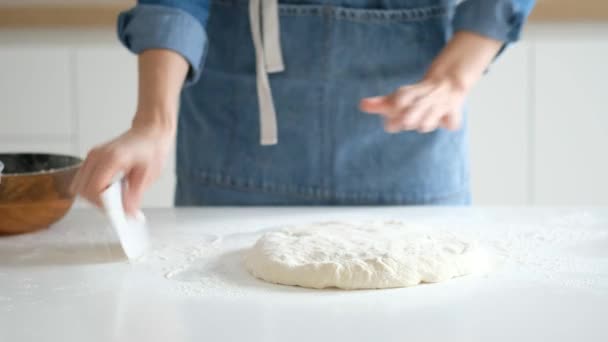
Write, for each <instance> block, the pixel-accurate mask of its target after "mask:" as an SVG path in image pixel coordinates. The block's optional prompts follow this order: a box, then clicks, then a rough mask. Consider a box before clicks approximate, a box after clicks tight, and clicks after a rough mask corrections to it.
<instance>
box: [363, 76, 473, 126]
mask: <svg viewBox="0 0 608 342" xmlns="http://www.w3.org/2000/svg"><path fill="white" fill-rule="evenodd" d="M465 95H466V90H465V87H462V86H459V85H458V84H457V83H456V82H453V80H450V79H449V78H444V79H431V78H428V79H424V80H422V81H421V82H419V83H417V84H413V85H408V86H403V87H400V88H398V89H397V90H395V91H394V92H393V93H391V94H389V95H386V96H376V97H369V98H365V99H363V100H361V103H360V104H359V107H360V108H361V110H362V111H364V112H368V113H371V114H378V115H380V116H382V118H383V119H384V129H385V130H386V131H387V132H389V133H398V132H400V131H414V130H415V131H418V132H420V133H428V132H432V131H434V130H436V129H438V128H445V129H449V130H457V129H459V128H460V123H461V121H462V106H463V104H464V98H465Z"/></svg>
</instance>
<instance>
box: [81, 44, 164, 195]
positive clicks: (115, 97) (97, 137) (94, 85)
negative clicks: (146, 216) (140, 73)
mask: <svg viewBox="0 0 608 342" xmlns="http://www.w3.org/2000/svg"><path fill="white" fill-rule="evenodd" d="M76 74H77V77H76V84H77V90H76V92H77V95H78V113H79V130H78V131H79V151H80V154H81V155H83V156H84V155H86V153H87V152H88V151H89V149H91V148H92V147H94V146H95V145H98V144H100V143H103V142H105V141H108V140H110V139H112V138H114V137H116V136H118V135H120V134H121V133H123V132H124V131H125V130H127V129H128V128H129V127H130V124H131V120H132V119H133V115H134V114H135V109H136V104H137V59H136V57H135V56H133V55H132V54H130V53H129V52H127V51H126V50H125V49H124V48H122V47H120V46H114V45H111V46H96V47H88V48H80V49H78V50H77V52H76ZM173 160H174V158H173V155H171V156H170V157H169V161H168V162H167V165H166V167H165V170H164V172H163V175H162V176H161V177H160V179H159V180H158V181H157V182H156V183H155V184H154V185H153V186H152V187H151V188H150V189H149V190H148V191H147V192H146V194H145V196H144V206H147V207H166V206H170V205H172V203H173V189H174V178H175V176H174V172H173V164H174V162H173Z"/></svg>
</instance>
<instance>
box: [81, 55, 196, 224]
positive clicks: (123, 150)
mask: <svg viewBox="0 0 608 342" xmlns="http://www.w3.org/2000/svg"><path fill="white" fill-rule="evenodd" d="M138 65H139V94H138V102H137V113H136V114H135V118H134V119H133V125H132V126H131V129H129V130H128V131H127V132H125V133H124V134H123V135H121V136H119V137H118V138H116V139H114V140H112V141H110V142H108V143H105V144H103V145H100V146H97V147H95V148H94V149H92V150H91V151H90V152H89V154H88V155H87V158H86V159H85V161H84V163H83V164H82V166H81V167H80V170H79V171H78V173H77V174H76V177H75V178H74V181H73V183H72V191H73V192H74V193H76V194H79V195H81V196H82V197H84V198H85V199H87V200H88V201H90V202H92V203H93V204H95V205H97V206H98V207H101V202H100V198H99V196H100V195H101V192H102V191H103V190H105V189H106V187H107V186H108V185H110V182H111V181H112V180H113V178H114V177H115V176H116V175H117V174H119V173H122V174H123V175H124V177H125V179H126V181H127V186H126V187H125V188H126V189H125V190H124V193H123V205H124V208H125V210H126V212H127V213H128V214H130V215H135V213H136V212H137V210H138V208H139V205H140V203H141V199H142V196H143V193H144V190H145V189H146V188H148V186H150V184H151V183H152V182H153V181H154V180H156V179H157V178H158V177H159V176H160V174H161V171H162V169H163V165H164V163H165V160H166V159H167V155H168V153H169V150H170V149H171V146H172V145H173V138H174V136H175V127H176V122H177V105H178V99H179V93H180V91H181V88H182V84H183V83H184V80H185V78H186V74H187V72H188V62H187V61H186V60H185V59H184V58H183V57H182V56H181V55H179V54H178V53H176V52H174V51H171V50H163V49H149V50H145V51H144V52H142V53H141V54H140V55H139V64H138Z"/></svg>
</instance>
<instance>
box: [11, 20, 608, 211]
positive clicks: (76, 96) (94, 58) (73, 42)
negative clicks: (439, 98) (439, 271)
mask: <svg viewBox="0 0 608 342" xmlns="http://www.w3.org/2000/svg"><path fill="white" fill-rule="evenodd" d="M136 92H137V89H136V59H135V57H134V56H132V55H131V54H129V53H128V52H127V51H126V50H124V49H123V48H122V47H121V46H120V45H119V43H118V42H117V40H116V38H115V33H114V32H113V31H112V30H110V29H108V30H82V31H74V30H65V31H63V30H44V31H40V30H38V31H36V30H8V29H7V30H0V151H4V152H6V151H20V152H23V151H44V152H58V153H69V154H77V155H80V156H85V155H86V153H87V151H88V150H89V149H90V148H91V147H92V146H94V145H96V144H98V143H101V142H103V141H105V140H108V139H110V138H112V137H114V136H116V135H118V134H120V133H121V132H122V131H124V130H125V129H126V128H127V127H128V125H129V123H130V120H131V117H132V115H133V112H134V109H135V101H136ZM469 122H470V131H471V138H470V140H471V158H472V180H473V194H474V202H475V204H479V205H608V151H607V150H608V24H550V25H549V24H545V25H540V24H536V25H531V26H529V27H528V28H527V30H526V32H525V35H524V39H523V41H522V42H520V43H518V44H516V45H515V46H513V47H512V48H511V49H509V50H508V51H507V52H506V54H504V55H503V56H502V57H501V58H500V59H499V61H498V62H497V63H496V64H495V65H494V66H493V67H492V68H491V70H490V72H489V74H488V75H487V76H486V77H485V78H484V80H483V81H482V82H481V84H479V86H478V87H477V88H476V89H475V91H474V92H473V94H472V96H471V99H470V103H469ZM173 163H174V161H173V159H171V160H170V163H169V165H167V167H166V169H165V172H164V174H163V176H162V177H161V179H160V180H159V181H158V182H157V183H156V184H155V185H154V186H153V187H152V189H151V190H150V191H149V192H148V193H147V194H146V197H145V202H144V205H145V206H147V207H164V206H170V205H171V203H172V198H173V188H174V172H173V167H174V166H173Z"/></svg>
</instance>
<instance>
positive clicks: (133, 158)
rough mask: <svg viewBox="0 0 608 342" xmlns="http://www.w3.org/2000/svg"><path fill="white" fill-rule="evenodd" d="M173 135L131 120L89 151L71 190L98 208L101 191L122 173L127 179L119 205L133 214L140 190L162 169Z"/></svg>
mask: <svg viewBox="0 0 608 342" xmlns="http://www.w3.org/2000/svg"><path fill="white" fill-rule="evenodd" d="M173 138H174V130H173V129H164V128H159V127H158V125H153V124H134V125H133V127H132V128H131V129H129V130H128V131H127V132H125V133H124V134H122V135H121V136H119V137H117V138H115V139H113V140H111V141H109V142H107V143H105V144H102V145H99V146H97V147H95V148H93V149H92V150H91V151H90V152H89V154H88V155H87V157H86V159H85V161H84V162H83V164H82V166H81V167H80V170H79V171H78V173H77V174H76V176H75V178H74V181H73V182H72V186H71V190H72V192H73V193H76V194H78V195H80V196H82V197H84V198H85V199H86V200H88V201H89V202H91V203H93V204H94V205H96V206H97V207H99V208H101V207H102V204H101V201H100V195H101V193H102V192H103V191H104V190H105V189H106V188H107V187H108V186H109V185H110V182H111V181H112V180H113V178H114V177H115V176H116V175H117V174H119V173H122V174H123V175H124V177H125V180H126V182H127V186H126V187H125V188H124V190H123V205H124V207H125V211H126V212H127V214H129V215H135V213H136V212H137V211H138V210H139V206H140V204H141V200H142V196H143V193H144V191H145V190H146V189H147V188H148V187H149V186H150V184H152V182H154V181H155V180H156V179H157V178H158V177H159V176H160V174H161V172H162V169H163V166H164V163H165V161H166V159H167V155H168V154H169V151H170V149H171V147H172V145H173Z"/></svg>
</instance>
